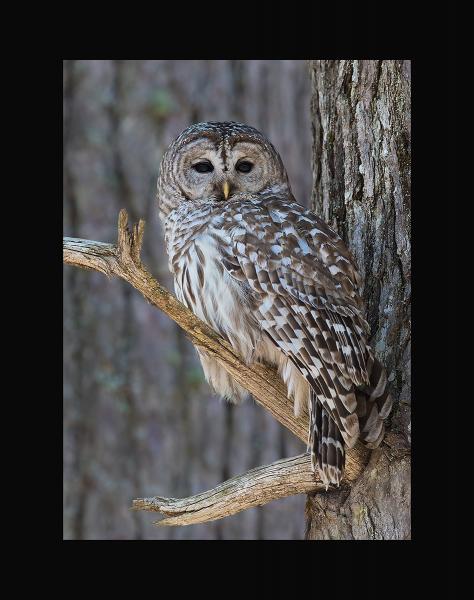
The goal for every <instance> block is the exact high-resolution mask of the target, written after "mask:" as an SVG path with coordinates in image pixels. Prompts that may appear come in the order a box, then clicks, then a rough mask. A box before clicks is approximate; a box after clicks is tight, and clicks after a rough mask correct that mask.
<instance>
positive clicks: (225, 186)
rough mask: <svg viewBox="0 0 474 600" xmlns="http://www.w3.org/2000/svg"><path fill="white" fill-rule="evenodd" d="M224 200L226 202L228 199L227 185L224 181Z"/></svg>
mask: <svg viewBox="0 0 474 600" xmlns="http://www.w3.org/2000/svg"><path fill="white" fill-rule="evenodd" d="M223 190H224V198H225V199H226V200H227V198H228V197H229V183H228V182H227V181H224V187H223Z"/></svg>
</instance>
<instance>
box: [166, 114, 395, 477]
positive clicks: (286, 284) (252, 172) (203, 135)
mask: <svg viewBox="0 0 474 600" xmlns="http://www.w3.org/2000/svg"><path fill="white" fill-rule="evenodd" d="M158 201H159V208H160V216H161V219H162V221H163V223H164V228H165V239H166V245H167V252H168V256H169V267H170V270H171V271H172V273H173V274H174V278H175V289H176V294H177V296H178V298H179V299H180V300H181V301H182V302H184V303H185V304H186V305H187V306H188V307H189V308H191V309H192V310H193V312H194V313H195V314H196V315H197V316H198V317H200V318H201V319H203V320H204V321H206V322H207V323H208V324H209V325H210V326H212V327H213V328H214V329H215V330H216V331H218V332H219V333H220V334H221V335H222V336H223V337H225V338H226V339H227V340H229V342H230V343H231V344H232V345H233V346H234V347H235V348H236V350H237V351H238V352H239V353H240V354H241V355H242V357H243V358H244V360H246V361H247V362H251V361H256V360H260V361H266V362H268V363H270V364H273V365H275V366H276V367H277V369H278V372H279V374H280V375H281V377H282V379H283V381H284V382H285V384H286V386H287V388H288V394H289V396H290V397H292V398H293V399H294V402H295V411H296V412H297V413H298V412H299V410H300V409H301V406H302V405H303V403H307V404H308V406H309V411H310V424H309V442H308V443H309V445H310V447H311V453H312V458H313V468H314V469H316V465H317V466H318V467H319V470H320V473H321V477H322V478H323V480H324V481H325V483H326V484H327V485H329V484H331V483H332V484H337V485H338V484H339V482H340V479H341V476H342V473H343V468H344V446H345V445H347V446H348V447H353V446H354V444H355V443H356V442H357V440H358V439H360V440H361V441H362V442H363V443H365V444H366V445H368V446H370V447H375V446H377V445H378V444H380V442H381V440H382V438H383V435H384V424H383V419H384V418H385V417H386V416H387V415H388V413H389V411H390V408H391V399H390V396H389V393H388V388H387V381H386V375H385V370H384V369H383V367H382V365H381V364H380V362H379V361H378V360H377V359H376V358H375V357H374V355H373V351H372V349H371V348H370V346H369V345H368V343H367V336H368V334H369V327H368V324H367V322H366V320H365V316H364V304H363V301H362V299H361V297H360V294H359V289H360V284H361V281H360V276H359V274H358V272H357V269H356V265H355V263H354V261H353V258H352V257H351V255H350V252H349V251H348V249H347V248H346V247H345V245H344V243H343V241H342V240H341V239H340V238H339V237H338V236H337V234H336V233H335V232H334V231H332V230H331V229H330V227H328V226H327V225H326V224H325V223H324V222H323V221H322V220H321V219H320V218H319V217H318V216H317V215H315V214H314V213H312V212H311V211H309V210H306V209H305V208H304V207H302V206H301V205H299V204H298V203H296V202H295V200H294V198H293V195H292V193H291V189H290V184H289V182H288V177H287V174H286V171H285V169H284V166H283V163H282V161H281V158H280V156H279V154H278V153H277V151H276V150H275V148H274V147H273V146H272V145H271V143H270V142H269V141H268V140H267V139H266V138H265V137H264V136H263V135H262V134H261V133H260V132H258V131H257V130H255V129H253V128H251V127H249V126H246V125H243V124H238V123H200V124H197V125H194V126H192V127H190V128H188V129H187V130H185V131H184V132H183V133H182V134H181V135H180V136H179V137H178V138H177V140H176V141H175V142H174V143H173V144H172V145H171V146H170V148H169V149H168V150H167V152H166V153H165V155H164V157H163V160H162V164H161V171H160V178H159V182H158ZM200 358H201V362H202V365H203V368H204V372H205V374H206V377H207V379H208V381H209V383H210V384H211V385H212V387H213V388H214V389H215V390H216V392H218V393H220V394H221V395H223V396H224V397H226V398H227V399H228V400H230V401H239V400H241V399H243V398H244V397H245V396H246V392H245V390H243V389H242V388H241V387H240V386H238V385H237V384H236V383H235V382H234V381H233V380H232V379H231V377H230V376H229V375H228V374H227V372H226V371H225V370H223V369H222V368H221V367H220V366H219V365H218V363H217V362H216V361H214V360H213V359H211V358H210V357H208V356H206V355H204V354H203V353H202V352H201V353H200Z"/></svg>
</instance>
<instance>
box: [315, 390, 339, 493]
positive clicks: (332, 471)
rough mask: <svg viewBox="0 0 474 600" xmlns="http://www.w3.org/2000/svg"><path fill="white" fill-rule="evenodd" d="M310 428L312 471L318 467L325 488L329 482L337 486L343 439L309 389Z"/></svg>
mask: <svg viewBox="0 0 474 600" xmlns="http://www.w3.org/2000/svg"><path fill="white" fill-rule="evenodd" d="M310 412H311V415H310V420H311V422H310V430H309V441H308V445H309V447H310V448H311V466H312V467H313V471H316V467H318V468H319V474H320V476H321V479H322V480H323V483H324V485H325V486H326V490H327V489H328V486H329V485H330V484H332V485H337V486H339V484H340V482H341V479H342V475H343V473H344V464H345V451H344V440H343V437H342V435H341V433H340V431H339V428H338V427H337V425H336V423H335V422H334V421H333V419H332V418H331V417H330V416H329V415H328V413H327V412H326V410H325V409H324V408H323V406H322V404H321V402H319V401H318V399H317V397H316V394H315V393H314V392H313V390H311V399H310Z"/></svg>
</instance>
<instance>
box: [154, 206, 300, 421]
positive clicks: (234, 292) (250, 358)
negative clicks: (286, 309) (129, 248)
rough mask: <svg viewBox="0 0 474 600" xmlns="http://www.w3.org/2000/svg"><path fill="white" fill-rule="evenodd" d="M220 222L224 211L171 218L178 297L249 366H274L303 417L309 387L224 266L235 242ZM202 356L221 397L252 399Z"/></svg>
mask: <svg viewBox="0 0 474 600" xmlns="http://www.w3.org/2000/svg"><path fill="white" fill-rule="evenodd" d="M222 221H223V216H222V213H220V214H212V211H211V209H210V208H209V207H204V208H199V209H196V210H194V211H189V209H187V210H186V211H184V210H182V211H180V210H179V209H177V210H175V211H173V212H172V213H171V214H170V215H169V217H168V219H167V220H166V222H165V240H166V244H167V251H168V256H169V268H170V271H171V272H172V273H173V275H174V285H175V293H176V296H177V298H178V299H179V300H180V301H181V302H183V304H185V305H186V306H187V307H188V308H190V309H191V310H192V311H193V313H194V314H195V315H196V316H198V317H199V318H200V319H202V320H203V321H204V322H205V323H207V324H208V325H209V326H210V327H212V328H213V329H214V330H215V331H217V332H218V333H219V334H220V335H222V336H223V337H224V338H225V339H227V340H228V341H229V342H230V344H231V345H232V346H233V347H234V348H235V349H236V351H237V352H238V353H239V354H240V356H241V357H242V358H243V359H244V360H245V361H246V362H247V363H248V364H250V363H251V362H254V361H264V362H266V363H268V364H270V365H273V366H275V367H276V368H277V369H278V372H279V374H280V375H281V377H282V379H283V380H284V382H285V383H286V385H287V387H288V394H289V396H290V397H292V398H293V399H294V401H295V412H296V413H297V414H299V412H300V410H301V408H302V406H303V405H307V403H308V399H309V387H308V384H307V382H306V381H305V380H304V378H303V377H302V376H301V374H300V373H299V372H298V370H297V369H296V368H295V367H294V365H293V364H292V362H291V361H289V360H288V359H287V358H286V356H285V355H284V354H283V353H282V352H280V351H279V350H278V348H277V347H276V346H275V345H274V344H273V343H272V342H271V340H269V338H268V337H267V335H266V334H265V333H264V332H263V330H262V327H261V323H260V321H259V319H258V311H257V309H256V307H254V306H253V304H252V297H251V291H250V288H249V286H248V285H247V286H246V285H244V284H243V283H241V282H239V281H238V280H236V279H234V278H233V277H232V276H231V275H230V274H229V273H228V272H227V270H226V269H225V268H224V266H223V263H222V259H223V250H226V251H228V252H230V248H231V246H232V240H231V235H230V232H229V231H228V230H223V228H222ZM198 354H199V358H200V360H201V364H202V367H203V370H204V374H205V376H206V379H207V381H208V382H209V384H210V385H211V387H212V388H213V389H214V391H215V392H216V393H217V394H219V395H221V396H222V397H223V398H225V399H226V400H228V401H230V402H235V403H239V402H241V401H242V400H244V399H245V398H246V397H247V396H248V392H247V391H246V390H245V389H244V388H242V387H241V386H240V385H238V384H237V383H236V382H235V381H234V380H233V379H232V378H231V376H230V375H229V374H228V373H227V371H226V370H225V369H223V368H222V367H221V366H220V365H219V364H218V363H217V362H216V361H215V360H214V359H212V358H209V357H208V356H206V355H205V354H204V353H202V352H201V351H199V350H198Z"/></svg>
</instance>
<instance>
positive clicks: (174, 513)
mask: <svg viewBox="0 0 474 600" xmlns="http://www.w3.org/2000/svg"><path fill="white" fill-rule="evenodd" d="M323 489H325V488H324V485H323V484H322V482H321V481H320V480H316V479H315V477H314V474H313V472H312V469H311V459H310V457H309V454H301V455H300V456H294V457H293V458H285V459H283V460H279V461H277V462H274V463H272V464H271V465H266V466H263V467H257V468H256V469H252V470H251V471H247V473H245V474H244V475H238V476H237V477H233V478H232V479H228V480H227V481H224V482H223V483H220V484H219V485H218V486H216V487H215V488H213V489H212V490H208V491H206V492H202V493H200V494H196V495H195V496H190V497H189V498H182V499H179V498H162V497H161V496H155V497H153V498H137V499H136V500H134V501H133V508H134V509H135V510H147V511H153V512H159V513H162V514H163V515H165V517H166V518H164V519H161V520H160V521H154V523H153V524H154V525H159V526H163V525H195V524H197V523H205V522H206V521H215V520H216V519H222V518H223V517H228V516H230V515H235V514H236V513H238V512H241V511H243V510H246V509H247V508H253V507H254V506H262V505H263V504H267V503H268V502H270V501H271V500H276V499H278V498H285V497H286V496H292V495H294V494H307V493H308V492H317V491H321V490H323Z"/></svg>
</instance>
